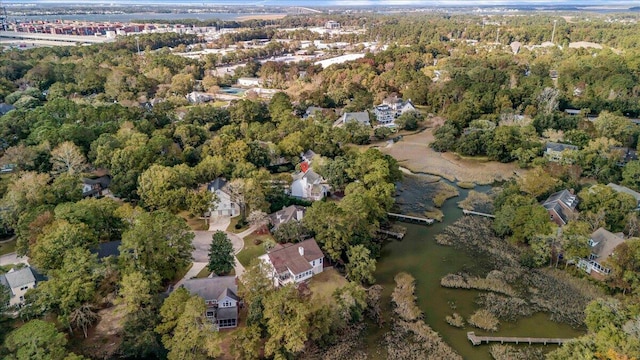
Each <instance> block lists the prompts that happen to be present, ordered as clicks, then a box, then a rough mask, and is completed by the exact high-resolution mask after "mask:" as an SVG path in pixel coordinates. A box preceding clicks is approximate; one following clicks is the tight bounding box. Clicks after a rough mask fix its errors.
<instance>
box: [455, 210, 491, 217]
mask: <svg viewBox="0 0 640 360" xmlns="http://www.w3.org/2000/svg"><path fill="white" fill-rule="evenodd" d="M462 213H463V214H465V215H478V216H484V217H488V218H493V219H495V218H496V216H495V215H491V214H487V213H481V212H477V211H471V210H462Z"/></svg>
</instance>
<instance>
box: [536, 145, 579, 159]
mask: <svg viewBox="0 0 640 360" xmlns="http://www.w3.org/2000/svg"><path fill="white" fill-rule="evenodd" d="M577 150H578V147H577V146H575V145H569V144H561V143H554V142H548V143H547V144H546V146H545V150H544V156H545V158H547V160H549V161H553V162H562V161H564V160H565V156H566V155H567V154H569V153H571V152H573V151H577Z"/></svg>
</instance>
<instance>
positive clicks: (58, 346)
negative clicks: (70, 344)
mask: <svg viewBox="0 0 640 360" xmlns="http://www.w3.org/2000/svg"><path fill="white" fill-rule="evenodd" d="M66 345H67V339H66V337H65V336H64V334H63V333H59V332H58V331H57V330H56V327H55V325H53V324H52V323H50V322H46V321H42V320H38V319H36V320H31V321H29V322H28V323H26V324H24V325H22V326H21V327H19V328H18V329H16V330H14V331H13V332H11V334H9V336H8V337H7V339H6V340H5V346H6V348H7V350H8V351H9V356H8V358H7V359H15V360H45V359H51V360H62V359H64V358H65V356H66V350H65V346H66Z"/></svg>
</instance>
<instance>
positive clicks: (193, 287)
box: [182, 276, 239, 301]
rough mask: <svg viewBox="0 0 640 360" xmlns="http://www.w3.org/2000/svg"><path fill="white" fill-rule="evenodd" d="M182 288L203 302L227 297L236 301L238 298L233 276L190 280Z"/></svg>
mask: <svg viewBox="0 0 640 360" xmlns="http://www.w3.org/2000/svg"><path fill="white" fill-rule="evenodd" d="M182 286H183V287H184V288H185V289H187V290H188V291H189V292H190V293H191V294H195V295H198V296H200V297H202V298H203V299H205V300H218V299H219V298H221V296H222V298H224V297H225V296H229V297H231V298H233V299H235V300H236V301H237V300H238V299H239V298H238V295H237V293H238V285H237V284H236V277H235V276H216V277H212V278H206V279H190V280H187V281H185V282H184V283H183V284H182Z"/></svg>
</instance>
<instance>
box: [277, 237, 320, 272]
mask: <svg viewBox="0 0 640 360" xmlns="http://www.w3.org/2000/svg"><path fill="white" fill-rule="evenodd" d="M301 249H302V250H301ZM301 252H302V254H301ZM267 255H268V257H269V261H271V264H272V265H273V267H274V268H275V269H276V271H277V272H278V273H282V272H285V271H287V270H289V271H291V272H292V273H293V274H300V273H303V272H305V271H307V270H311V269H312V266H311V264H309V262H310V261H313V260H317V259H320V258H323V257H324V254H323V253H322V250H320V247H319V246H318V243H317V242H316V240H315V239H313V238H311V239H307V240H305V241H302V242H299V243H296V244H278V245H276V246H275V247H274V248H273V249H272V250H271V251H270V252H269V253H268V254H267Z"/></svg>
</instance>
